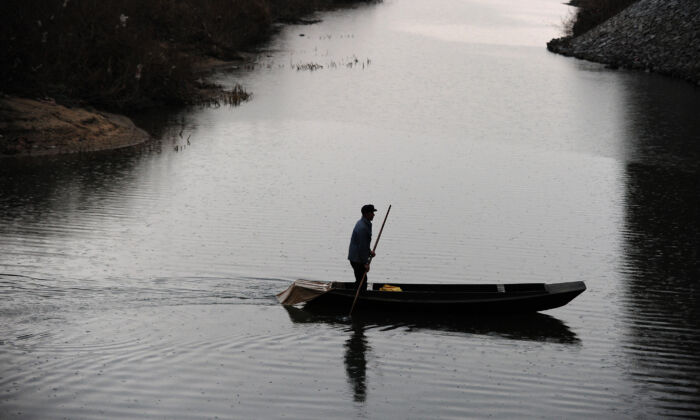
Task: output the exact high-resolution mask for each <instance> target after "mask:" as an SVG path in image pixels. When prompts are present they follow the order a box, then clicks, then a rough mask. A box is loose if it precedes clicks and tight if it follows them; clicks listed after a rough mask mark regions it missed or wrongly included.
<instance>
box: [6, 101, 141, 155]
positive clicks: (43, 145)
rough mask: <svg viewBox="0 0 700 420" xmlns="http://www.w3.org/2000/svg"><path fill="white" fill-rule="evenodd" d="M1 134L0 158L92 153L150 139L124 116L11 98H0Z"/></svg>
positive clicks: (51, 102) (50, 102) (52, 102)
mask: <svg viewBox="0 0 700 420" xmlns="http://www.w3.org/2000/svg"><path fill="white" fill-rule="evenodd" d="M0 133H2V134H0V136H1V137H0V156H2V155H4V156H18V155H20V156H21V155H33V156H40V155H50V154H58V153H76V152H92V151H98V150H105V149H118V148H122V147H127V146H133V145H136V144H139V143H143V142H145V141H146V140H148V139H149V135H148V133H146V132H145V131H144V130H142V129H140V128H138V127H136V125H134V123H133V122H132V121H131V120H130V119H129V118H127V117H125V116H123V115H118V114H112V113H108V112H104V111H98V110H89V109H85V108H67V107H65V106H62V105H59V104H57V103H56V102H54V101H37V100H33V99H26V98H18V97H11V96H8V97H3V98H0Z"/></svg>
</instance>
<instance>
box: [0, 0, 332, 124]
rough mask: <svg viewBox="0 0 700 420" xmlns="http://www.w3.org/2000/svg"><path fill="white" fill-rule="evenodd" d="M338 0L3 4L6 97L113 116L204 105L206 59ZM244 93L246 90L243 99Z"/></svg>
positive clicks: (230, 53) (0, 75)
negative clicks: (201, 80)
mask: <svg viewBox="0 0 700 420" xmlns="http://www.w3.org/2000/svg"><path fill="white" fill-rule="evenodd" d="M335 3H338V2H337V1H333V0H311V1H304V0H150V1H143V0H110V1H99V0H21V1H20V0H3V1H2V2H0V15H2V16H3V18H4V19H3V20H4V22H3V25H2V28H0V49H1V50H2V51H3V55H2V57H1V58H0V83H1V84H0V93H9V94H16V95H24V96H30V97H44V96H48V97H53V98H56V100H58V101H60V102H64V103H79V104H90V105H94V106H97V107H102V108H106V109H113V110H126V109H134V108H143V107H148V106H152V105H154V104H159V103H172V104H183V103H190V102H192V101H193V100H194V101H196V99H197V95H198V91H199V89H198V82H197V79H198V76H197V75H196V74H195V67H194V64H196V61H197V60H199V59H201V58H202V57H205V56H212V57H216V58H221V59H231V58H235V57H236V56H237V51H241V50H244V49H246V48H250V47H252V46H254V45H256V44H258V43H260V42H262V41H264V40H265V39H267V38H268V36H269V35H270V33H271V31H272V28H273V26H272V24H273V23H274V22H275V21H276V20H293V19H298V18H299V17H300V16H303V15H304V14H308V13H310V12H312V11H313V10H317V9H320V8H324V7H330V6H333V5H334V4H335ZM243 93H244V92H243Z"/></svg>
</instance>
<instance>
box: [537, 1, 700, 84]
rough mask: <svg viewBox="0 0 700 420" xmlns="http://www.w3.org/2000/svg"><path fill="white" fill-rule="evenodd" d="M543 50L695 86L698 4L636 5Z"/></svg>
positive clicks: (699, 57) (698, 77)
mask: <svg viewBox="0 0 700 420" xmlns="http://www.w3.org/2000/svg"><path fill="white" fill-rule="evenodd" d="M547 49H549V50H550V51H552V52H555V53H559V54H563V55H566V56H573V57H577V58H581V59H585V60H589V61H595V62H599V63H604V64H608V65H610V66H611V67H613V68H616V67H624V68H632V69H640V70H645V71H653V72H657V73H662V74H666V75H670V76H675V77H680V78H683V79H686V80H688V81H691V82H693V83H696V84H698V85H700V0H640V1H638V2H636V3H633V4H632V5H630V6H629V7H627V8H626V9H625V10H623V11H622V12H620V13H618V14H617V15H615V16H613V17H612V18H610V19H608V20H607V21H605V22H603V23H602V24H600V25H598V26H596V27H595V28H593V29H591V30H590V31H588V32H586V33H584V34H582V35H580V36H577V37H570V36H568V37H563V38H557V39H553V40H551V41H549V42H548V43H547Z"/></svg>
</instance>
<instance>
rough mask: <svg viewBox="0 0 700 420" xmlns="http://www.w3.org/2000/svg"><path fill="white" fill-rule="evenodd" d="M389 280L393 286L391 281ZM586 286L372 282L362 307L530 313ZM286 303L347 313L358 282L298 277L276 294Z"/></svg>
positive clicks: (559, 303)
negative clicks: (355, 284) (388, 283)
mask: <svg viewBox="0 0 700 420" xmlns="http://www.w3.org/2000/svg"><path fill="white" fill-rule="evenodd" d="M387 286H389V287H387ZM584 290H586V285H585V283H583V282H582V281H575V282H566V283H516V284H408V283H391V284H390V285H384V284H373V285H372V287H371V288H370V290H367V291H365V292H363V293H361V294H360V296H359V298H358V300H357V304H356V306H355V311H358V312H418V313H450V314H493V313H527V312H538V311H546V310H548V309H554V308H558V307H560V306H564V305H566V304H567V303H569V302H570V301H571V300H572V299H574V298H575V297H576V296H578V295H579V294H581V293H582V292H583V291H584ZM277 299H278V300H279V302H280V303H282V304H283V305H295V304H301V303H304V309H307V310H317V311H324V312H328V311H331V312H338V313H343V312H344V313H348V312H349V311H350V307H351V306H352V302H353V300H354V299H355V288H354V283H344V282H322V281H311V280H297V281H295V282H294V283H293V284H292V285H291V286H289V288H287V289H286V290H285V291H283V292H281V293H280V294H278V295H277Z"/></svg>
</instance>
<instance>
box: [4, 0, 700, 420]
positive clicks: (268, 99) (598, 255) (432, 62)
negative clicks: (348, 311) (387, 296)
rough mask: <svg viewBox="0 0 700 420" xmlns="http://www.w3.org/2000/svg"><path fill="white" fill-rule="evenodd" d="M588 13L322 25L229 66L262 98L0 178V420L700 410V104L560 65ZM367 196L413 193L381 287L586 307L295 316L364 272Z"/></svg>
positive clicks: (657, 83) (393, 231)
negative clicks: (289, 292) (123, 146)
mask: <svg viewBox="0 0 700 420" xmlns="http://www.w3.org/2000/svg"><path fill="white" fill-rule="evenodd" d="M567 13H568V9H567V7H566V6H564V5H562V4H560V2H559V1H557V0H526V1H519V2H513V1H508V2H506V1H494V0H489V1H486V0H465V1H457V0H449V1H448V0H444V1H430V2H427V1H419V0H413V1H412V0H393V1H392V0H388V1H385V2H384V3H382V4H378V5H371V6H365V7H359V8H357V9H354V10H342V11H337V12H332V13H328V14H323V15H322V16H321V17H322V18H323V22H322V23H319V24H315V25H308V26H287V27H285V28H283V29H282V31H281V33H280V34H279V35H278V36H277V37H276V38H275V39H274V40H273V41H272V42H271V43H270V45H269V48H268V49H267V50H265V51H263V52H261V53H260V55H259V57H258V58H257V60H256V61H255V64H254V65H249V66H242V68H240V69H234V70H231V71H228V72H224V73H222V74H221V75H219V76H217V77H216V79H217V80H218V81H220V82H221V83H224V84H231V83H234V82H236V81H239V82H241V83H242V84H243V85H244V86H245V87H246V89H247V90H249V91H251V92H253V94H254V96H253V99H252V100H251V101H250V102H248V103H245V104H243V105H242V106H240V107H237V108H229V107H222V108H218V109H193V110H188V111H185V112H179V113H175V114H172V113H171V114H167V115H159V116H142V118H141V119H142V120H143V123H144V124H149V125H151V126H152V129H153V130H155V132H157V133H158V136H159V139H158V140H157V141H155V142H153V143H151V144H149V145H146V146H145V147H140V148H137V149H130V150H123V151H118V152H111V153H101V154H91V155H84V156H67V157H54V158H42V159H24V160H19V161H14V160H7V159H5V160H2V161H0V297H1V300H0V319H1V320H2V323H1V324H0V418H3V419H4V418H29V419H32V418H36V419H45V418H64V417H66V418H73V419H83V418H85V419H88V418H168V419H175V418H183V419H189V418H216V417H219V418H280V417H290V418H307V419H311V418H318V419H326V418H348V417H350V418H352V417H360V418H364V417H366V418H377V419H385V418H396V419H403V418H416V419H422V418H465V417H474V418H484V417H496V418H533V417H537V418H541V417H544V418H591V417H592V416H597V417H599V418H657V417H697V416H698V413H699V412H700V354H698V351H697V349H698V348H699V347H700V332H698V331H699V327H700V310H699V309H700V286H699V283H698V281H699V279H700V262H699V261H700V258H699V255H698V250H699V249H700V239H699V237H700V198H699V197H700V195H699V194H698V192H700V188H699V187H698V185H700V120H699V119H698V118H697V117H698V112H697V110H698V109H700V90H699V89H698V88H695V87H693V86H691V85H689V84H686V83H683V82H679V81H674V80H667V79H664V78H661V77H658V76H655V75H650V74H644V73H629V72H623V71H611V70H607V69H605V68H603V67H602V66H599V65H596V64H592V63H586V62H582V61H578V60H574V59H569V58H564V57H560V56H556V55H553V54H550V53H548V52H547V51H546V49H545V43H546V41H547V40H549V39H550V38H552V37H554V36H558V35H559V33H560V29H559V26H560V22H561V21H562V19H563V18H564V17H565V16H566V15H567ZM302 35H303V36H302ZM188 139H189V141H188ZM368 202H370V203H374V204H375V205H376V206H377V207H378V208H379V209H380V212H379V213H378V216H377V219H378V220H381V219H382V218H383V216H384V211H385V209H386V208H387V207H388V205H389V204H393V208H392V212H391V215H390V218H389V221H388V223H387V227H386V228H385V231H384V234H383V236H382V242H381V243H380V244H379V247H378V249H377V251H378V257H377V259H376V260H375V261H374V263H373V266H372V272H371V273H370V281H377V282H379V281H381V282H391V281H402V282H425V281H431V282H443V283H456V282H467V283H479V282H489V283H492V282H494V283H501V282H556V281H569V280H583V281H585V282H586V284H587V285H588V290H587V291H586V292H585V293H584V294H583V295H581V296H580V297H579V298H577V299H576V300H574V301H573V302H572V303H571V304H569V305H567V306H566V307H563V308H559V309H556V310H552V311H549V312H547V313H545V314H538V315H534V316H530V317H519V318H492V319H481V318H471V319H452V318H441V319H430V318H424V317H422V316H421V315H420V314H416V315H415V316H414V317H411V318H399V319H396V318H365V317H356V319H354V320H353V321H350V320H348V319H344V318H333V317H330V318H319V317H312V316H310V315H309V314H306V313H304V312H303V311H299V310H293V309H290V310H286V309H285V308H283V307H281V306H279V305H277V303H276V301H275V299H274V294H275V293H277V292H279V291H281V290H282V289H283V288H285V287H286V286H287V285H288V284H289V282H291V281H292V280H294V279H296V278H309V279H316V280H343V279H344V280H350V279H351V278H352V271H351V269H350V266H349V264H348V263H347V261H346V260H345V257H346V252H347V243H348V240H349V236H350V230H351V229H352V226H353V225H354V222H355V221H356V220H357V218H358V217H359V208H360V206H361V205H362V204H365V203H368Z"/></svg>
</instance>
